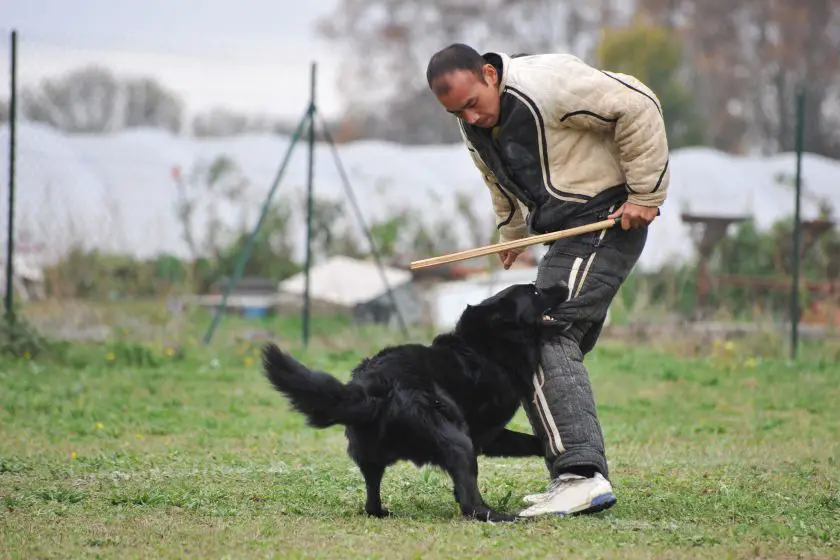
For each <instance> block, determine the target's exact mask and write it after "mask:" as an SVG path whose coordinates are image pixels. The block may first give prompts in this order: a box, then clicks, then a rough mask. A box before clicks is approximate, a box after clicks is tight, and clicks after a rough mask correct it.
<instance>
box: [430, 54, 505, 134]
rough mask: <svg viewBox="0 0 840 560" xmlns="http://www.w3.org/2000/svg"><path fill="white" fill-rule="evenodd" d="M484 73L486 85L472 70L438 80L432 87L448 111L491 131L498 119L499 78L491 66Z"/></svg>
mask: <svg viewBox="0 0 840 560" xmlns="http://www.w3.org/2000/svg"><path fill="white" fill-rule="evenodd" d="M482 73H483V74H484V80H485V82H486V83H482V82H481V79H480V78H479V77H478V76H476V75H475V74H473V73H472V72H470V71H469V70H454V71H452V72H449V73H447V74H444V75H443V76H440V77H439V78H437V79H436V80H435V81H434V83H433V84H432V86H433V90H434V91H435V95H436V96H437V98H438V101H440V103H441V104H442V105H443V106H444V107H445V108H446V110H447V111H449V112H450V113H452V114H453V115H455V116H457V117H458V118H460V119H462V120H464V121H466V122H467V123H469V124H472V125H475V126H480V127H483V128H491V127H493V126H495V125H496V123H497V122H498V120H499V103H500V102H499V90H498V88H497V85H496V84H497V83H498V76H497V73H496V69H495V68H493V66H492V65H490V64H485V65H484V67H483V70H482ZM441 86H444V87H443V88H442V89H441ZM445 86H448V88H447V87H445Z"/></svg>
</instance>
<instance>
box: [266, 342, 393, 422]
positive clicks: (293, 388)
mask: <svg viewBox="0 0 840 560" xmlns="http://www.w3.org/2000/svg"><path fill="white" fill-rule="evenodd" d="M263 369H264V371H265V375H266V377H267V378H268V380H269V381H270V382H271V384H272V385H274V388H275V389H277V390H278V391H280V392H281V393H283V394H284V395H286V398H288V399H289V402H290V403H291V405H292V407H294V409H295V410H297V411H298V412H300V413H301V414H303V415H304V416H306V418H307V421H308V423H309V425H310V426H312V427H315V428H327V427H329V426H333V425H335V424H343V425H351V424H362V423H365V422H369V421H371V420H373V419H374V417H375V416H376V413H377V410H378V408H379V407H378V405H379V400H378V399H372V398H369V397H368V396H367V395H366V394H365V392H364V390H363V389H362V387H360V386H359V385H356V384H354V383H352V382H350V383H347V384H345V383H342V382H341V381H339V380H338V379H336V378H335V377H333V376H332V375H330V374H328V373H324V372H323V371H313V370H311V369H309V368H308V367H306V366H305V365H303V364H302V363H300V362H298V361H297V360H295V359H294V358H292V357H291V356H290V355H288V354H286V353H284V352H282V351H281V350H280V349H279V348H278V347H277V346H276V345H274V344H268V345H266V347H265V348H263Z"/></svg>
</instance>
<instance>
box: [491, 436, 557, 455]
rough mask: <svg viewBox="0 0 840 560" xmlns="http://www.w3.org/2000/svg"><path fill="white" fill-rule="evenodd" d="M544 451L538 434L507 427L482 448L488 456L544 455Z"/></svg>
mask: <svg viewBox="0 0 840 560" xmlns="http://www.w3.org/2000/svg"><path fill="white" fill-rule="evenodd" d="M544 453H545V450H544V449H543V445H542V441H541V440H540V438H538V437H537V436H535V435H533V434H524V433H522V432H514V431H513V430H507V429H505V430H502V431H501V432H499V434H498V435H497V436H496V437H495V438H494V439H493V440H492V441H490V442H489V443H487V444H486V445H484V446H482V448H481V454H482V455H486V456H488V457H542V456H543V454H544Z"/></svg>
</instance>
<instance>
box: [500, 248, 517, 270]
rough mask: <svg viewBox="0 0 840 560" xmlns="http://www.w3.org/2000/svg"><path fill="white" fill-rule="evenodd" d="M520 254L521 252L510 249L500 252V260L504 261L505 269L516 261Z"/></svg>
mask: <svg viewBox="0 0 840 560" xmlns="http://www.w3.org/2000/svg"><path fill="white" fill-rule="evenodd" d="M518 256H519V253H517V252H515V251H511V250H510V249H508V250H507V251H502V252H501V253H499V260H500V261H502V266H504V267H505V270H507V269H509V268H510V265H512V264H513V263H514V261H516V257H518Z"/></svg>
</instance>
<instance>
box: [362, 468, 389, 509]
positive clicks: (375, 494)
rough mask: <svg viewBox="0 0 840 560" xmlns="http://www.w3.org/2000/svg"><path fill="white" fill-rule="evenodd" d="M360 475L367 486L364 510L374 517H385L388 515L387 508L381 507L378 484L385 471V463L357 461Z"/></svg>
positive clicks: (380, 482)
mask: <svg viewBox="0 0 840 560" xmlns="http://www.w3.org/2000/svg"><path fill="white" fill-rule="evenodd" d="M359 469H360V470H361V471H362V476H364V477H365V486H366V487H367V499H366V500H365V511H366V512H367V513H368V515H373V516H374V517H386V516H388V515H390V513H389V512H388V510H387V509H385V508H383V507H382V496H381V494H380V485H381V484H382V475H383V474H384V473H385V465H379V464H376V463H359Z"/></svg>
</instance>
